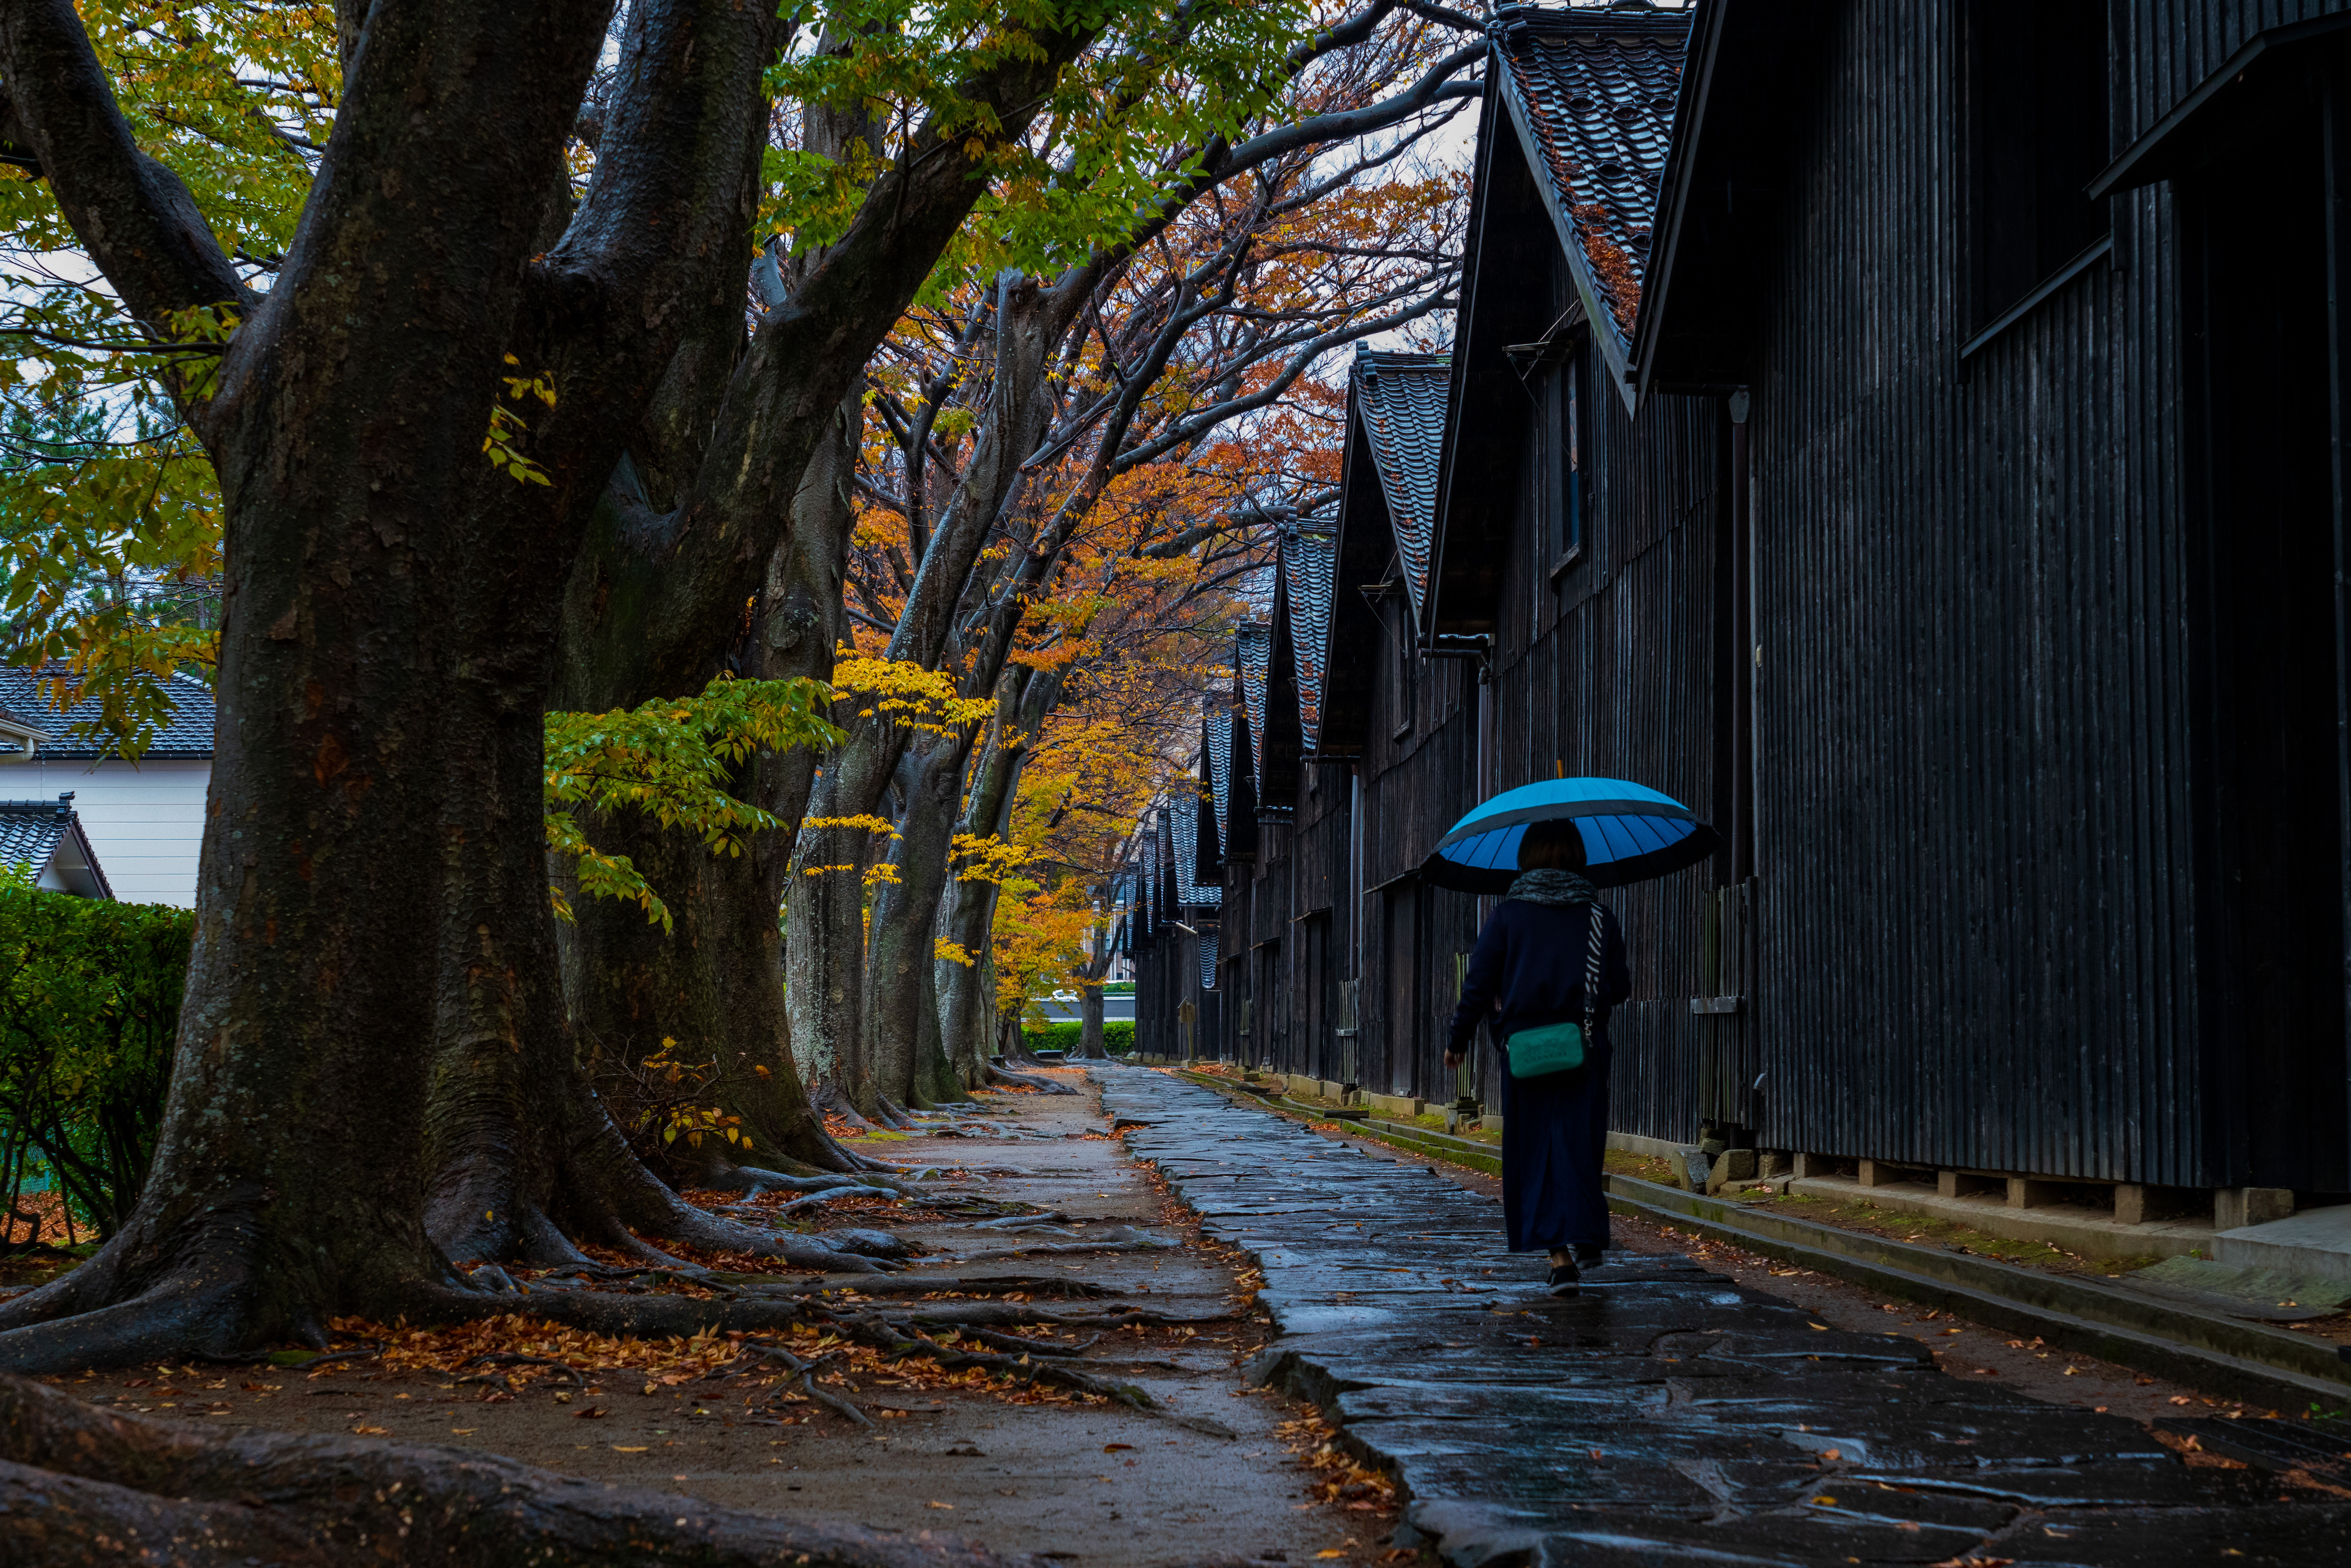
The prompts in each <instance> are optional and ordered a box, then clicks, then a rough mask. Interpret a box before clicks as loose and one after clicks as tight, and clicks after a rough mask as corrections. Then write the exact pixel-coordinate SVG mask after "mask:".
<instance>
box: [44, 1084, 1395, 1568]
mask: <svg viewBox="0 0 2351 1568" xmlns="http://www.w3.org/2000/svg"><path fill="white" fill-rule="evenodd" d="M1063 1076H1064V1078H1065V1081H1067V1082H1072V1083H1073V1084H1076V1085H1080V1086H1081V1087H1082V1086H1083V1080H1082V1078H1081V1075H1080V1074H1078V1073H1076V1072H1069V1073H1066V1074H1064V1075H1063ZM989 1107H990V1109H989V1111H988V1114H989V1115H990V1116H991V1117H993V1118H997V1119H998V1120H1001V1121H1002V1122H1003V1123H1004V1124H1005V1125H1006V1126H1007V1128H1008V1129H1009V1130H1011V1131H1012V1132H1014V1133H1015V1134H1017V1135H1015V1136H1011V1137H976V1138H965V1137H958V1138H953V1139H947V1138H939V1139H932V1138H923V1137H917V1138H913V1139H909V1140H908V1141H906V1142H904V1143H886V1144H883V1143H877V1144H874V1145H871V1146H872V1150H873V1152H875V1153H877V1154H880V1155H883V1157H886V1158H891V1159H893V1160H898V1161H901V1162H903V1163H904V1164H907V1165H908V1166H921V1165H933V1164H935V1165H941V1166H946V1165H953V1166H961V1167H965V1168H966V1169H967V1170H970V1171H971V1172H973V1173H974V1174H973V1175H971V1176H967V1177H965V1178H962V1179H961V1180H959V1181H956V1182H953V1183H951V1185H955V1186H963V1187H966V1188H967V1189H968V1190H973V1191H977V1192H982V1193H985V1194H986V1196H987V1197H990V1198H993V1199H997V1200H998V1201H1016V1200H1017V1201H1025V1202H1029V1203H1033V1204H1036V1205H1039V1206H1040V1207H1043V1208H1046V1209H1049V1210H1055V1211H1059V1212H1060V1213H1061V1214H1065V1215H1067V1216H1069V1217H1070V1219H1071V1221H1072V1222H1082V1223H1073V1224H1072V1225H1071V1227H1069V1228H1070V1229H1071V1230H1072V1231H1074V1232H1076V1233H1077V1234H1078V1236H1079V1237H1080V1239H1081V1240H1082V1237H1083V1232H1084V1231H1085V1230H1086V1229H1087V1228H1099V1227H1109V1226H1117V1227H1123V1228H1131V1229H1132V1231H1133V1232H1135V1233H1140V1234H1141V1235H1142V1236H1143V1237H1144V1238H1151V1237H1159V1238H1165V1239H1167V1240H1169V1241H1171V1242H1173V1243H1175V1245H1173V1246H1172V1247H1169V1248H1167V1249H1164V1250H1163V1249H1149V1250H1142V1251H1121V1252H1110V1253H1101V1252H1081V1253H1075V1254H1056V1253H1052V1252H1050V1251H1046V1250H1043V1248H1049V1247H1051V1246H1055V1245H1060V1246H1071V1245H1076V1244H1081V1243H1080V1242H1072V1241H1071V1240H1070V1239H1066V1238H1062V1237H1055V1236H1051V1235H1050V1233H1048V1235H1047V1236H1046V1238H1045V1239H1044V1240H1043V1242H1042V1243H1041V1246H1040V1242H1039V1241H1038V1240H1037V1239H1033V1238H1024V1237H1022V1236H1016V1235H1011V1234H1008V1233H1005V1232H1001V1231H997V1232H989V1231H986V1230H976V1229H973V1228H969V1227H963V1226H956V1225H953V1224H946V1225H911V1226H904V1227H893V1228H895V1229H897V1230H898V1233H899V1234H902V1235H904V1236H907V1237H909V1238H911V1239H914V1240H916V1241H917V1242H919V1243H921V1244H923V1245H924V1246H925V1247H926V1248H928V1249H930V1250H929V1251H927V1252H926V1253H925V1256H924V1257H923V1258H922V1259H921V1260H919V1261H918V1263H917V1264H916V1266H915V1271H916V1272H919V1273H922V1274H925V1275H935V1276H937V1277H938V1279H939V1281H940V1285H941V1288H942V1289H949V1290H951V1289H953V1288H954V1287H955V1285H956V1283H957V1282H958V1281H965V1280H977V1279H984V1278H987V1277H988V1276H998V1277H1001V1276H1004V1275H1007V1274H1009V1273H1013V1272H1015V1271H1022V1272H1028V1273H1030V1274H1037V1273H1049V1272H1050V1273H1058V1274H1067V1275H1069V1276H1070V1277H1071V1278H1072V1279H1082V1280H1085V1281H1092V1282H1094V1283H1098V1284H1105V1285H1112V1286H1115V1287H1117V1288H1119V1289H1120V1290H1122V1291H1133V1292H1134V1293H1135V1296H1134V1299H1137V1300H1142V1301H1152V1302H1155V1303H1157V1304H1160V1305H1161V1306H1162V1307H1163V1310H1165V1311H1166V1312H1170V1313H1171V1314H1175V1313H1189V1314H1195V1315H1197V1316H1198V1317H1201V1318H1203V1319H1207V1320H1211V1321H1207V1322H1201V1323H1199V1324H1198V1325H1197V1326H1187V1327H1182V1328H1173V1329H1169V1328H1149V1329H1145V1330H1144V1331H1143V1332H1140V1333H1137V1332H1134V1331H1133V1330H1126V1331H1120V1332H1116V1333H1111V1334H1108V1335H1105V1336H1104V1343H1103V1344H1102V1346H1100V1347H1098V1348H1097V1349H1096V1350H1095V1351H1094V1352H1093V1353H1092V1354H1089V1355H1088V1356H1086V1357H1085V1358H1084V1362H1083V1364H1084V1365H1085V1367H1086V1368H1087V1370H1089V1371H1092V1372H1099V1373H1104V1374H1110V1375H1115V1376H1116V1378H1117V1379H1118V1380H1119V1381H1122V1382H1130V1383H1134V1384H1135V1385H1140V1386H1141V1387H1143V1388H1144V1389H1145V1390H1146V1391H1147V1392H1148V1393H1149V1394H1150V1395H1151V1396H1153V1398H1154V1399H1155V1400H1156V1401H1158V1402H1159V1403H1160V1404H1161V1405H1163V1406H1165V1408H1166V1409H1167V1411H1168V1412H1169V1414H1168V1415H1166V1416H1155V1415H1151V1414H1147V1413H1144V1412H1141V1411H1137V1410H1134V1409H1132V1408H1129V1407H1126V1406H1116V1405H1097V1404H1084V1403H1076V1402H1062V1401H1063V1400H1065V1399H1066V1398H1067V1396H1054V1395H1052V1394H1051V1393H1050V1392H1040V1391H1018V1392H1015V1391H1012V1390H1007V1389H1003V1388H1002V1387H1001V1385H999V1386H998V1388H996V1389H989V1390H981V1389H974V1388H964V1387H955V1388H941V1387H937V1386H935V1384H936V1382H937V1379H935V1378H920V1377H917V1378H916V1379H914V1381H916V1382H921V1383H927V1384H931V1385H933V1386H925V1387H922V1388H919V1389H914V1390H910V1389H908V1388H907V1387H906V1386H905V1385H904V1382H902V1381H901V1380H898V1379H893V1378H890V1377H886V1376H873V1375H857V1376H854V1377H852V1379H851V1381H850V1383H849V1384H847V1385H842V1386H841V1387H839V1388H837V1389H836V1390H835V1392H837V1393H842V1394H845V1395H846V1396H848V1397H849V1398H851V1399H852V1401H853V1402H854V1403H856V1404H857V1405H858V1406H861V1407H862V1408H863V1409H865V1410H866V1411H867V1412H868V1413H869V1414H870V1415H871V1416H872V1419H873V1421H874V1422H875V1425H874V1426H873V1427H872V1428H865V1427H857V1426H855V1425H852V1423H851V1422H850V1421H849V1420H848V1419H847V1418H845V1417H843V1416H839V1415H836V1414H834V1413H832V1412H831V1411H829V1410H825V1409H822V1408H821V1407H820V1406H816V1405H813V1404H810V1403H808V1402H806V1401H804V1400H799V1399H798V1398H797V1396H793V1398H792V1402H789V1403H775V1402H773V1401H772V1398H771V1396H773V1394H774V1392H775V1391H774V1390H773V1389H772V1388H770V1387H768V1386H763V1385H760V1384H759V1383H758V1382H756V1381H755V1380H753V1379H749V1378H727V1379H718V1380H704V1379H698V1378H697V1379H695V1380H694V1381H691V1382H685V1381H676V1382H668V1383H664V1382H663V1381H661V1380H660V1379H658V1378H655V1377H648V1376H646V1375H643V1374H642V1373H629V1374H626V1375H604V1376H603V1377H602V1378H601V1381H599V1382H597V1383H593V1384H590V1385H588V1386H585V1387H574V1386H561V1387H559V1386H557V1385H556V1384H557V1383H558V1382H559V1380H558V1379H544V1380H541V1381H537V1382H533V1383H530V1384H528V1385H524V1386H522V1387H521V1388H519V1389H518V1390H517V1392H516V1393H514V1394H512V1395H508V1394H506V1393H503V1392H501V1391H499V1390H498V1389H496V1388H495V1387H492V1386H488V1385H478V1384H477V1385H463V1384H459V1383H455V1382H454V1381H452V1380H451V1379H450V1378H448V1377H445V1376H442V1375H434V1374H429V1373H425V1374H419V1373H413V1372H406V1373H398V1372H395V1373H386V1372H383V1371H381V1370H378V1369H376V1368H375V1367H372V1366H371V1364H369V1363H368V1362H367V1361H364V1360H358V1361H352V1362H347V1363H342V1364H337V1365H333V1366H328V1367H321V1368H319V1370H318V1371H317V1372H316V1373H314V1374H311V1375H304V1374H302V1373H300V1372H278V1371H263V1372H253V1371H229V1372H224V1371H223V1370H221V1369H219V1368H209V1369H207V1368H179V1367H174V1368H170V1369H157V1368H146V1369H141V1370H140V1371H135V1372H121V1373H115V1374H103V1375H94V1376H90V1377H88V1378H84V1379H80V1380H72V1381H68V1383H67V1384H66V1386H68V1388H71V1389H73V1390H74V1391H75V1392H77V1393H79V1394H81V1395H83V1396H85V1397H87V1398H89V1399H92V1400H95V1401H101V1402H106V1403H110V1404H113V1405H116V1406H118V1407H120V1408H128V1409H135V1410H139V1411H142V1412H152V1413H154V1414H156V1415H162V1416H175V1417H182V1418H196V1419H200V1420H202V1421H204V1423H205V1424H207V1425H217V1426H219V1427H273V1428H278V1429H284V1430H293V1431H312V1432H340V1433H358V1434H360V1435H362V1436H366V1437H379V1436H380V1437H383V1438H384V1439H385V1440H386V1441H392V1442H406V1443H437V1444H446V1445H450V1446H453V1447H455V1448H463V1449H469V1450H478V1451H487V1452H494V1453H501V1454H506V1455H509V1456H512V1457H513V1458H518V1459H523V1460H526V1461H528V1462H529V1463H531V1464H535V1465H541V1466H544V1467H546V1468H548V1469H553V1470H559V1471H562V1472H564V1473H567V1474H570V1475H577V1476H582V1477H587V1478H590V1479H601V1480H607V1481H611V1482H613V1483H615V1484H628V1485H635V1486H650V1487H653V1488H655V1489H659V1490H675V1491H678V1492H681V1493H689V1494H692V1495H694V1496H696V1497H699V1498H703V1499H705V1500H709V1501H711V1502H713V1503H718V1504H724V1505H726V1506H728V1507H732V1508H739V1509H746V1510H750V1511H760V1512H771V1513H777V1514H804V1515H807V1516H810V1517H812V1518H819V1519H824V1520H831V1521H847V1522H852V1523H856V1524H862V1525H865V1526H867V1527H869V1528H872V1529H877V1530H890V1531H908V1532H912V1531H922V1530H930V1531H944V1532H946V1533H951V1534H955V1535H959V1536H963V1537H965V1538H967V1539H968V1540H972V1541H976V1542H982V1543H984V1544H986V1545H987V1546H988V1547H990V1548H992V1549H994V1550H996V1551H998V1552H1034V1553H1037V1554H1039V1555H1041V1556H1046V1557H1050V1558H1054V1559H1056V1560H1058V1561H1061V1562H1066V1563H1072V1564H1078V1563H1083V1564H1097V1563H1098V1564H1102V1565H1105V1568H1109V1565H1113V1564H1117V1565H1124V1564H1161V1563H1167V1564H1173V1563H1204V1562H1214V1561H1226V1562H1257V1563H1312V1562H1318V1561H1322V1562H1334V1563H1335V1562H1345V1561H1353V1562H1362V1563H1375V1562H1378V1561H1380V1560H1381V1559H1382V1558H1383V1557H1384V1556H1385V1555H1386V1552H1385V1551H1384V1547H1385V1545H1386V1542H1387V1537H1388V1533H1389V1531H1390V1530H1391V1528H1392V1527H1393V1516H1392V1515H1391V1514H1390V1513H1389V1512H1388V1511H1386V1510H1384V1509H1382V1508H1380V1507H1377V1506H1375V1504H1376V1502H1377V1498H1376V1495H1375V1494H1374V1495H1372V1496H1371V1498H1370V1500H1368V1501H1367V1500H1366V1498H1365V1497H1364V1496H1362V1495H1359V1496H1356V1497H1353V1498H1346V1497H1341V1498H1337V1499H1332V1500H1317V1499H1316V1495H1315V1494H1316V1491H1317V1490H1318V1488H1320V1489H1321V1490H1322V1491H1324V1492H1326V1493H1327V1492H1330V1491H1332V1490H1343V1481H1344V1477H1343V1475H1340V1476H1338V1477H1337V1479H1336V1481H1335V1482H1334V1472H1332V1471H1331V1470H1329V1469H1321V1470H1318V1469H1311V1468H1310V1467H1309V1466H1308V1464H1307V1463H1306V1462H1305V1461H1306V1460H1307V1459H1308V1458H1310V1457H1311V1455H1312V1453H1313V1451H1314V1450H1315V1449H1317V1448H1320V1447H1321V1444H1322V1429H1321V1428H1320V1426H1319V1423H1316V1422H1314V1421H1313V1420H1312V1419H1311V1417H1312V1416H1313V1412H1312V1411H1311V1409H1310V1408H1308V1407H1306V1406H1301V1405H1299V1404H1297V1403H1295V1402H1292V1401H1290V1400H1289V1399H1288V1398H1286V1397H1284V1396H1279V1395H1276V1394H1273V1393H1271V1392H1270V1391H1268V1390H1264V1389H1258V1388H1250V1387H1248V1386H1246V1385H1244V1384H1243V1382H1242V1379H1241V1376H1240V1373H1239V1370H1238V1369H1239V1367H1240V1366H1241V1364H1243V1363H1245V1362H1246V1361H1247V1360H1248V1359H1249V1356H1250V1355H1251V1354H1254V1353H1255V1352H1256V1350H1257V1349H1258V1348H1259V1346H1260V1345H1261V1344H1263V1343H1264V1341H1265V1338H1266V1333H1267V1330H1266V1324H1265V1321H1264V1319H1263V1317H1262V1316H1261V1315H1259V1314H1257V1313H1254V1312H1250V1313H1248V1314H1246V1315H1244V1316H1238V1317H1236V1316H1234V1315H1233V1307H1234V1305H1235V1303H1236V1302H1237V1301H1238V1300H1239V1299H1240V1297H1241V1296H1242V1293H1243V1291H1244V1289H1245V1286H1244V1282H1243V1281H1242V1280H1241V1278H1240V1270H1239V1267H1238V1259H1237V1255H1235V1254H1230V1253H1224V1252H1220V1251H1219V1250H1217V1249H1209V1248H1205V1247H1203V1246H1202V1245H1201V1244H1200V1243H1199V1241H1198V1239H1197V1238H1196V1235H1194V1234H1193V1233H1192V1230H1191V1228H1190V1226H1189V1224H1188V1222H1187V1221H1186V1218H1185V1217H1184V1211H1182V1210H1181V1209H1179V1208H1177V1207H1175V1206H1173V1205H1172V1204H1170V1203H1169V1202H1168V1200H1167V1198H1166V1197H1165V1194H1164V1193H1163V1191H1162V1190H1161V1189H1160V1187H1159V1186H1157V1184H1156V1183H1155V1181H1154V1180H1153V1179H1152V1178H1151V1177H1150V1176H1148V1174H1147V1173H1145V1172H1144V1171H1143V1170H1141V1169H1140V1168H1139V1167H1137V1166H1135V1165H1134V1163H1133V1162H1132V1161H1130V1160H1128V1159H1127V1158H1126V1156H1125V1154H1124V1151H1123V1148H1122V1146H1121V1145H1118V1144H1117V1143H1114V1142H1112V1141H1109V1140H1108V1139H1106V1138H1105V1137H1103V1136H1102V1135H1101V1134H1102V1132H1103V1130H1104V1126H1103V1122H1102V1116H1101V1114H1100V1112H1099V1110H1098V1108H1097V1102H1096V1097H1095V1095H1094V1094H1093V1093H1092V1090H1091V1089H1090V1088H1085V1089H1084V1092H1082V1093H1081V1095H1080V1096H1078V1097H1065V1096H1045V1095H1034V1094H1024V1095H1017V1096H1016V1095H1004V1096H1000V1097H992V1098H991V1099H990V1101H989ZM1086 1134H1093V1135H1092V1136H1087V1135H1086ZM872 1218H873V1217H872V1216H871V1215H870V1214H862V1215H860V1216H859V1217H858V1222H859V1223H861V1224H866V1223H871V1222H872ZM1128 1233H1129V1232H1128V1231H1127V1230H1124V1229H1122V1230H1119V1231H1114V1232H1113V1234H1115V1235H1124V1234H1128ZM842 1282H843V1283H850V1282H851V1281H845V1280H844V1281H842ZM1145 1291H1147V1292H1148V1294H1144V1292H1145ZM1040 1304H1042V1303H1040ZM673 1376H674V1375H673ZM1329 1462H1330V1461H1329V1460H1328V1459H1326V1461H1325V1463H1326V1466H1327V1465H1328V1464H1329Z"/></svg>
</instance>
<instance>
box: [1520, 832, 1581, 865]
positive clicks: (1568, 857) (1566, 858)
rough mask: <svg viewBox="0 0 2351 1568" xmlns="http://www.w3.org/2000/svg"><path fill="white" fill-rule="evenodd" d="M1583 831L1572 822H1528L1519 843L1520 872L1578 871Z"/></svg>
mask: <svg viewBox="0 0 2351 1568" xmlns="http://www.w3.org/2000/svg"><path fill="white" fill-rule="evenodd" d="M1583 866H1584V860H1583V829H1581V828H1579V827H1577V826H1576V825H1575V824H1574V823H1573V822H1564V821H1550V822H1529V823H1528V824H1527V831H1526V832H1525V833H1524V834H1523V835H1522V836H1521V837H1520V840H1519V869H1520V871H1582V870H1583Z"/></svg>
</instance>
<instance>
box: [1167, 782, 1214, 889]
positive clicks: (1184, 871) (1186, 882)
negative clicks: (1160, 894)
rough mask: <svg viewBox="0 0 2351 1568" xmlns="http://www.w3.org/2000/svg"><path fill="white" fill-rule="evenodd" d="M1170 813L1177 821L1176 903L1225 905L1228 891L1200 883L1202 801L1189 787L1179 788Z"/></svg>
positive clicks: (1175, 830)
mask: <svg viewBox="0 0 2351 1568" xmlns="http://www.w3.org/2000/svg"><path fill="white" fill-rule="evenodd" d="M1167 811H1168V815H1169V816H1170V817H1171V818H1173V819H1174V823H1173V829H1172V831H1173V834H1174V837H1175V902H1176V903H1178V904H1195V905H1207V904H1222V903H1223V902H1224V901H1225V890H1224V888H1223V887H1222V886H1221V885H1219V884H1217V883H1213V882H1202V881H1201V880H1200V867H1199V843H1200V797H1199V796H1198V794H1196V792H1195V791H1194V790H1193V789H1191V788H1190V787H1189V786H1188V785H1186V784H1178V785H1177V786H1176V788H1175V793H1174V794H1173V795H1171V796H1170V797H1168V800H1167Z"/></svg>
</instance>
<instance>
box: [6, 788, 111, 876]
mask: <svg viewBox="0 0 2351 1568" xmlns="http://www.w3.org/2000/svg"><path fill="white" fill-rule="evenodd" d="M68 838H71V839H73V840H74V841H75V847H76V848H78V849H79V850H80V851H81V860H82V862H83V863H84V864H86V865H88V866H89V874H90V880H91V881H92V882H94V883H97V885H98V894H99V897H101V898H112V897H113V896H114V890H113V889H112V888H111V887H109V886H108V885H107V882H106V870H105V868H104V867H102V866H100V865H99V863H98V856H97V854H96V853H95V852H93V851H92V850H91V849H90V847H89V837H88V835H86V834H85V833H83V831H81V819H80V817H79V816H78V815H76V814H75V811H74V809H73V807H72V805H71V804H70V803H68V801H66V800H0V864H6V865H12V866H19V867H22V868H23V869H25V870H26V871H29V872H31V873H33V874H34V875H36V876H38V875H39V874H40V873H42V872H44V871H46V870H47V869H48V865H49V862H50V861H51V859H53V858H54V857H55V856H56V854H57V846H58V845H60V844H62V843H64V842H65V841H66V840H67V839H68Z"/></svg>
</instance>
